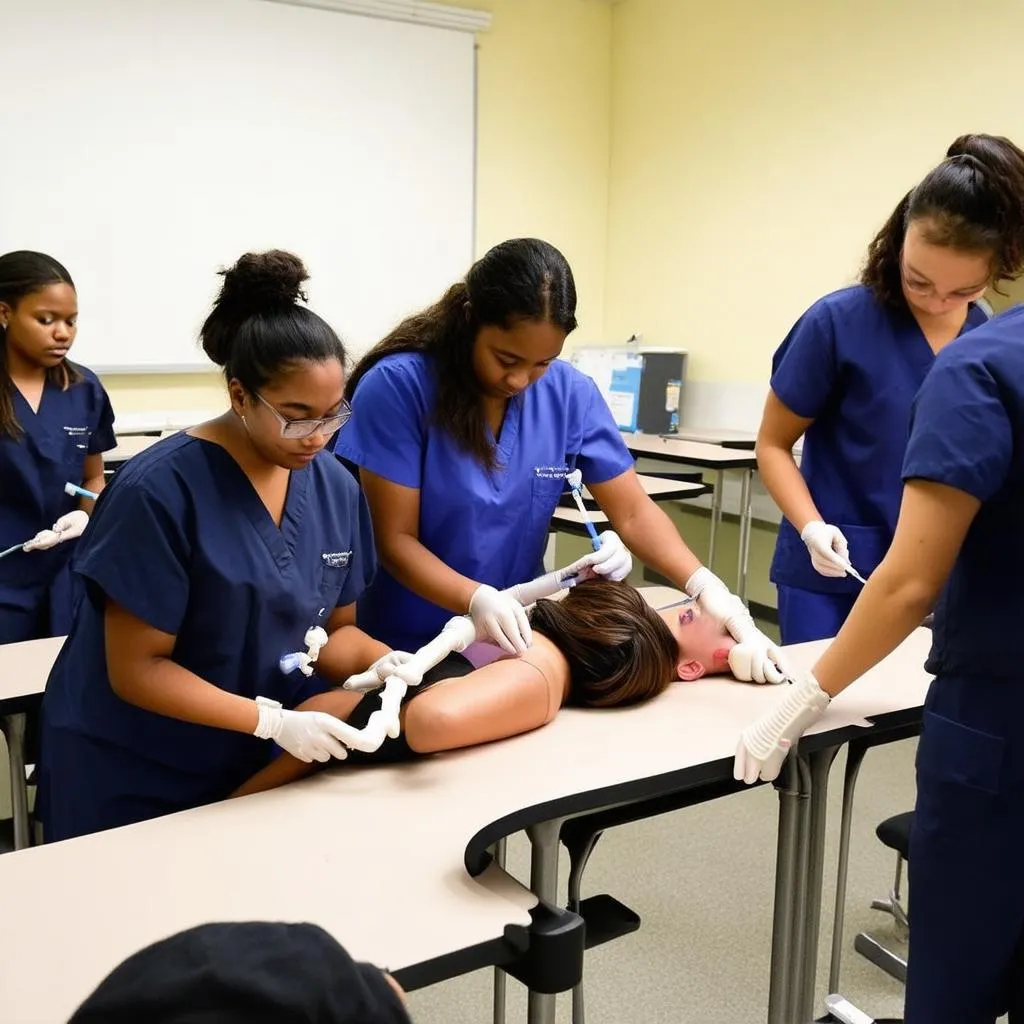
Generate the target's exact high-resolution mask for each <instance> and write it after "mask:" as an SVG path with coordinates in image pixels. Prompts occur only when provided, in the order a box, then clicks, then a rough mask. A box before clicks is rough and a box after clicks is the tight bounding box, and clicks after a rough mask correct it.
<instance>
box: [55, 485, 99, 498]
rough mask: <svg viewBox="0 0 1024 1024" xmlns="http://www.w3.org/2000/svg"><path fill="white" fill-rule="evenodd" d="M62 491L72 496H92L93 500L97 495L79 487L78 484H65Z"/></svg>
mask: <svg viewBox="0 0 1024 1024" xmlns="http://www.w3.org/2000/svg"><path fill="white" fill-rule="evenodd" d="M64 493H65V494H70V495H71V497H72V498H92V500H93V501H95V500H96V499H97V498H98V497H99V495H98V494H95V493H93V492H92V491H87V490H86V489H85V488H84V487H79V486H78V484H65V485H64Z"/></svg>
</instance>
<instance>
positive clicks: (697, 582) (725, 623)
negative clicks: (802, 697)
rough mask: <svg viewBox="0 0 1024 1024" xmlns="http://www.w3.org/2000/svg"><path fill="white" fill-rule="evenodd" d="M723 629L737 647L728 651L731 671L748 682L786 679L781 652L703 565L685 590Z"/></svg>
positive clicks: (774, 681) (691, 578) (723, 585)
mask: <svg viewBox="0 0 1024 1024" xmlns="http://www.w3.org/2000/svg"><path fill="white" fill-rule="evenodd" d="M684 589H685V590H686V593H687V594H689V595H690V597H692V598H694V599H695V600H696V601H697V603H698V604H699V605H700V608H701V611H702V612H704V614H705V615H710V616H711V617H712V618H713V619H714V620H715V621H716V622H718V623H719V625H721V627H722V628H723V629H726V630H728V632H729V633H730V634H731V636H732V637H733V639H734V640H735V641H736V646H735V647H733V649H732V650H731V651H730V652H729V669H730V671H731V672H732V674H733V675H734V676H735V677H736V678H737V679H739V680H742V681H743V682H745V683H750V682H754V683H781V682H783V680H784V679H785V678H786V667H785V659H784V657H783V654H782V651H781V649H780V648H779V647H778V646H777V645H776V644H774V643H773V642H772V641H771V640H770V639H769V638H768V637H767V636H765V634H764V633H762V632H761V630H759V629H758V628H757V626H756V624H755V623H754V620H753V618H752V617H751V615H750V612H749V611H748V610H747V606H746V605H745V604H744V603H743V602H742V601H741V600H740V599H739V598H738V597H737V596H736V595H735V594H733V593H732V592H731V591H730V590H729V588H728V587H727V586H726V585H725V584H724V583H723V582H722V581H721V580H720V579H719V578H718V577H717V576H716V575H715V574H714V573H713V572H712V571H711V570H710V569H708V568H707V567H706V566H701V567H700V568H699V569H698V570H697V571H696V572H695V573H694V574H693V575H692V576H691V577H690V578H689V579H688V580H687V581H686V586H685V588H684Z"/></svg>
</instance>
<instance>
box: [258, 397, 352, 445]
mask: <svg viewBox="0 0 1024 1024" xmlns="http://www.w3.org/2000/svg"><path fill="white" fill-rule="evenodd" d="M256 397H257V398H258V399H259V400H260V401H261V402H262V403H263V404H264V405H265V406H266V407H267V408H268V409H269V410H270V411H271V412H272V413H273V414H274V415H275V416H276V417H277V421H278V423H280V424H281V436H282V437H287V438H291V439H292V440H293V441H298V440H300V439H302V438H306V437H312V436H313V435H314V434H333V433H334V432H335V431H336V430H338V429H339V428H340V427H341V425H342V424H343V423H345V422H346V421H347V420H348V418H349V416H351V415H352V406H350V405H349V404H348V402H346V401H344V399H343V400H342V403H341V408H340V409H339V410H338V411H337V412H336V413H335V414H334V415H333V416H321V417H320V418H319V419H316V420H289V419H285V417H284V416H282V415H281V414H280V413H279V412H278V411H277V410H276V409H275V408H274V407H273V406H272V405H271V404H270V403H269V402H268V401H267V400H266V399H265V398H264V397H263V396H262V395H261V394H260V393H259V392H258V391H257V392H256Z"/></svg>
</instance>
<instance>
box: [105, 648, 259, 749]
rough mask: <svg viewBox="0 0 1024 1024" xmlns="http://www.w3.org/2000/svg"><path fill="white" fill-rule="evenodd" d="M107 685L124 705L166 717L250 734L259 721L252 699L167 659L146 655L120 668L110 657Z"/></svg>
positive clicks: (257, 711) (257, 710)
mask: <svg viewBox="0 0 1024 1024" xmlns="http://www.w3.org/2000/svg"><path fill="white" fill-rule="evenodd" d="M108 660H109V662H110V664H111V670H110V685H111V688H112V689H113V690H114V692H115V693H116V694H117V695H118V697H120V698H121V700H123V701H126V702H127V703H128V704H134V705H135V706H136V707H139V708H144V709H145V710H146V711H153V712H155V713H156V714H158V715H166V716H167V717H168V718H177V719H179V720H180V721H182V722H193V723H194V724H196V725H209V726H213V727H214V728H216V729H229V730H231V731H232V732H243V733H253V732H254V731H255V729H256V725H257V723H258V722H259V709H258V708H257V707H256V702H255V701H252V700H250V699H249V698H248V697H241V696H239V695H238V694H236V693H228V692H227V690H222V689H221V688H220V687H219V686H214V685H213V684H212V683H208V682H206V680H205V679H200V677H199V676H197V675H195V674H194V673H192V672H189V671H188V670H187V669H184V668H182V667H181V665H179V664H177V663H176V662H174V661H171V659H170V658H149V659H146V660H144V661H141V662H139V663H136V664H133V665H131V666H127V667H125V668H123V669H119V668H118V667H117V661H116V658H115V659H110V656H109V654H108Z"/></svg>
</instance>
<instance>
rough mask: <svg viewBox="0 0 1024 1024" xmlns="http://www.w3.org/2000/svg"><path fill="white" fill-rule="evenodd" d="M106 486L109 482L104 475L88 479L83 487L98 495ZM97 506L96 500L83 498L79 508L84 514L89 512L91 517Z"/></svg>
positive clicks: (83, 482)
mask: <svg viewBox="0 0 1024 1024" xmlns="http://www.w3.org/2000/svg"><path fill="white" fill-rule="evenodd" d="M106 485H107V480H106V477H105V476H104V475H103V474H102V473H101V474H100V475H99V476H90V477H86V479H85V480H83V481H82V487H83V488H84V489H85V490H87V491H92V493H93V494H97V495H98V494H99V493H100V491H102V490H103V488H104V487H106ZM95 505H96V499H95V498H82V500H81V501H80V502H79V503H78V507H79V508H80V509H82V510H83V511H84V512H88V513H89V515H92V510H93V508H94V506H95Z"/></svg>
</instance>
